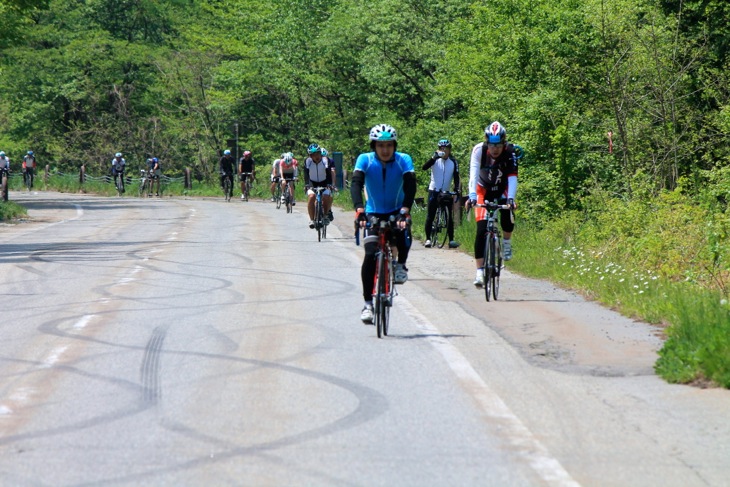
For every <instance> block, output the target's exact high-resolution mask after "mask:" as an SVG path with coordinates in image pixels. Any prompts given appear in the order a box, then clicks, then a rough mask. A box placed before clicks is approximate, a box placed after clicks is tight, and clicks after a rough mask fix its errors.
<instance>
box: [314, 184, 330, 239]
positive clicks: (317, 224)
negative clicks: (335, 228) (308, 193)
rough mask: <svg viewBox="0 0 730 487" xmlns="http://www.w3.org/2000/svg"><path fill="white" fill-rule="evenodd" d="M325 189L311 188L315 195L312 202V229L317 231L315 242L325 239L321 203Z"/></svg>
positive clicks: (325, 225) (325, 233)
mask: <svg viewBox="0 0 730 487" xmlns="http://www.w3.org/2000/svg"><path fill="white" fill-rule="evenodd" d="M326 190H327V188H326V187H316V188H312V191H314V194H315V200H314V228H315V229H316V230H317V241H318V242H321V241H322V239H323V238H327V225H328V224H329V221H327V222H325V214H324V205H323V203H322V193H323V192H324V191H326Z"/></svg>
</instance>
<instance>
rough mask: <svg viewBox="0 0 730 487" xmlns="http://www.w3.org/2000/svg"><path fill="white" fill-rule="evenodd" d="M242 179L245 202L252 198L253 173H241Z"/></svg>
mask: <svg viewBox="0 0 730 487" xmlns="http://www.w3.org/2000/svg"><path fill="white" fill-rule="evenodd" d="M241 177H242V178H243V195H242V196H243V198H242V199H243V201H248V198H249V197H250V196H251V179H252V178H253V173H250V172H244V173H241Z"/></svg>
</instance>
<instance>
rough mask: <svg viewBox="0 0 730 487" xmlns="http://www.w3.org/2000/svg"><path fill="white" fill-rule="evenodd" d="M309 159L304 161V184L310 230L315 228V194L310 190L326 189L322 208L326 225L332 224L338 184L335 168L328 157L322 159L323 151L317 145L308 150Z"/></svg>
mask: <svg viewBox="0 0 730 487" xmlns="http://www.w3.org/2000/svg"><path fill="white" fill-rule="evenodd" d="M307 153H308V154H309V157H307V160H306V161H304V184H305V189H306V191H307V210H308V211H309V228H314V220H315V218H317V215H315V214H314V205H315V199H316V198H315V194H314V191H312V190H311V189H310V188H324V187H326V188H327V189H326V190H324V191H322V207H323V209H324V215H325V217H324V224H325V225H329V224H330V220H331V218H330V215H331V214H332V187H333V186H334V185H335V184H336V177H337V176H336V175H335V168H334V166H333V165H332V162H331V161H330V160H329V158H327V157H322V149H321V148H320V147H319V146H318V145H317V144H311V145H310V146H309V147H308V148H307Z"/></svg>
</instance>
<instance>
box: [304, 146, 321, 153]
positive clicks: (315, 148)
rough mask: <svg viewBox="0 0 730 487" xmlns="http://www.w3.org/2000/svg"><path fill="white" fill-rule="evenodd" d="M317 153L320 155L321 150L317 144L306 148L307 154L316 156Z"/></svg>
mask: <svg viewBox="0 0 730 487" xmlns="http://www.w3.org/2000/svg"><path fill="white" fill-rule="evenodd" d="M317 152H319V153H320V154H321V153H322V149H320V147H319V145H317V144H309V147H307V153H309V154H316V153H317Z"/></svg>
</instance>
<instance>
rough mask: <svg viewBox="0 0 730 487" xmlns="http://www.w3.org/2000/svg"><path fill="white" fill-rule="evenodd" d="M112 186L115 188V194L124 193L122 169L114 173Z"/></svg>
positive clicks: (120, 194)
mask: <svg viewBox="0 0 730 487" xmlns="http://www.w3.org/2000/svg"><path fill="white" fill-rule="evenodd" d="M114 186H116V188H117V195H118V196H122V195H123V194H124V171H119V172H117V173H116V174H115V175H114Z"/></svg>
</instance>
